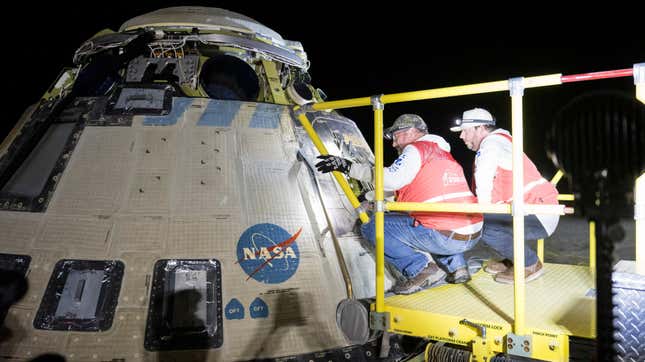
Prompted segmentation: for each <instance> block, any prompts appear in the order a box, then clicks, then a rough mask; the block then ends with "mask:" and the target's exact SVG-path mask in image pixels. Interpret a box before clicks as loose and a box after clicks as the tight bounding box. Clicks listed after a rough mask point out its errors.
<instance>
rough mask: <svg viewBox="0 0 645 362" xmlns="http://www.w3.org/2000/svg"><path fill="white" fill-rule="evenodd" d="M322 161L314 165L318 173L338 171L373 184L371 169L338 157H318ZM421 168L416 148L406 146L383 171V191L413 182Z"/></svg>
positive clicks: (368, 166) (394, 189)
mask: <svg viewBox="0 0 645 362" xmlns="http://www.w3.org/2000/svg"><path fill="white" fill-rule="evenodd" d="M318 158H321V159H323V161H320V162H319V163H317V164H316V167H317V168H318V171H320V172H323V173H326V172H331V171H340V172H343V173H345V174H347V175H348V176H349V177H351V178H354V179H357V180H360V181H365V182H374V174H373V172H372V170H373V167H371V166H370V165H366V164H358V163H351V162H350V161H348V160H345V159H343V158H340V157H338V156H328V155H325V156H318ZM420 168H421V156H420V155H419V151H418V150H417V149H416V147H414V146H411V145H408V146H406V147H405V148H404V149H403V152H402V153H401V155H399V157H398V158H397V159H396V160H394V162H393V163H392V164H391V165H390V166H389V167H385V168H384V169H383V189H384V190H385V191H396V190H398V189H400V188H402V187H403V186H405V185H407V184H409V183H410V182H412V180H414V178H415V177H416V175H417V173H418V172H419V169H420Z"/></svg>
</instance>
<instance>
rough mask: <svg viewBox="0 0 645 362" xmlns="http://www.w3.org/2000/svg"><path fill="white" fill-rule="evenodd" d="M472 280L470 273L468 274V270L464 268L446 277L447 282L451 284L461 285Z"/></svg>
mask: <svg viewBox="0 0 645 362" xmlns="http://www.w3.org/2000/svg"><path fill="white" fill-rule="evenodd" d="M470 279H471V278H470V273H469V272H468V268H466V267H463V268H459V269H457V270H455V271H454V272H452V273H448V275H446V282H448V283H451V284H461V283H465V282H467V281H469V280H470Z"/></svg>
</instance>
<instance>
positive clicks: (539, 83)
mask: <svg viewBox="0 0 645 362" xmlns="http://www.w3.org/2000/svg"><path fill="white" fill-rule="evenodd" d="M644 68H645V63H641V64H636V65H634V67H633V69H620V70H615V71H605V72H596V73H585V74H577V75H568V76H562V75H561V74H550V75H543V76H536V77H527V78H512V79H510V80H508V81H495V82H486V83H478V84H471V85H462V86H455V87H445V88H436V89H428V90H421V91H413V92H404V93H396V94H390V95H381V96H378V97H362V98H352V99H346V100H339V101H331V102H321V103H315V104H313V105H308V106H307V107H309V108H310V110H330V109H342V108H350V107H360V106H368V105H372V106H373V107H374V156H375V200H374V203H375V212H374V216H375V227H376V238H375V243H376V254H377V255H376V274H377V275H376V302H375V304H376V305H375V312H376V313H377V314H382V313H383V312H384V310H385V303H384V299H385V293H384V278H383V277H382V275H381V274H379V272H380V273H382V272H383V270H384V257H383V250H384V240H383V219H384V215H383V213H384V211H385V206H386V205H387V207H388V210H402V211H403V210H405V211H416V210H421V209H422V208H423V209H424V210H423V211H426V210H425V208H426V206H423V205H417V203H391V202H388V203H385V201H384V199H383V173H382V171H383V105H385V104H386V103H397V102H408V101H416V100H424V99H435V98H444V97H453V96H462V95H471V94H481V93H490V92H498V91H506V90H508V91H510V92H509V93H510V96H511V109H512V123H511V133H512V134H513V135H514V137H513V164H514V165H522V164H523V154H524V151H523V142H524V140H523V129H522V124H523V114H522V97H523V94H524V89H525V88H534V87H544V86H550V85H559V84H562V83H570V82H577V81H586V80H595V79H606V78H617V77H627V76H632V75H633V76H634V77H635V78H637V79H636V80H635V84H636V92H637V95H642V93H643V83H644V80H643V78H644V77H643V73H644ZM639 99H641V97H639ZM377 104H378V107H377ZM294 109H295V110H296V114H298V118H299V120H300V122H301V123H302V124H303V127H304V128H305V130H306V131H307V133H308V134H309V135H310V137H312V141H313V142H314V145H316V147H317V148H318V150H319V152H321V154H327V150H326V148H325V146H324V145H323V144H322V142H321V141H320V139H319V138H318V136H317V135H316V132H315V130H314V129H313V127H311V124H310V123H309V121H308V120H307V117H306V115H305V113H304V112H303V111H298V107H295V108H294ZM310 110H308V111H310ZM333 174H334V177H335V178H336V180H337V181H338V183H339V184H340V185H341V188H342V189H343V191H344V192H345V194H346V195H347V197H348V199H349V200H350V202H351V203H352V205H353V206H354V207H355V208H358V206H359V202H358V199H357V198H356V196H355V195H354V194H353V192H352V191H351V188H350V187H349V185H348V184H347V181H346V180H345V178H344V177H343V176H342V175H341V174H340V173H339V172H333ZM523 179H524V178H523V167H513V203H512V204H511V205H501V208H500V209H498V212H497V213H504V214H508V213H510V214H512V215H513V249H514V256H513V262H514V266H515V268H514V284H513V285H514V294H513V303H514V306H515V308H514V325H513V331H514V333H515V334H518V335H522V334H523V333H524V314H525V313H524V305H525V300H524V299H525V295H524V294H525V289H524V287H525V285H524V284H525V280H524V215H527V214H533V213H538V212H535V211H538V210H536V209H533V208H534V207H535V206H551V207H552V206H553V205H525V204H524V198H523V194H524V193H523V188H524V185H523ZM425 205H429V204H425ZM467 205H468V206H467ZM497 206H498V205H478V204H470V205H469V204H459V208H460V210H462V211H456V210H455V209H454V204H447V203H446V204H434V205H432V207H428V208H429V209H430V208H432V209H433V210H432V211H450V212H473V211H474V212H488V210H490V209H489V207H494V208H495V207H497ZM560 206H562V205H560ZM406 207H409V208H410V209H406ZM466 209H468V210H469V211H463V210H466ZM562 210H563V211H564V210H565V209H564V207H563V209H562ZM427 211H430V210H427ZM542 211H547V213H548V212H551V211H552V210H542ZM360 217H361V221H363V222H364V223H365V222H367V220H369V217H368V216H367V215H366V214H365V213H364V212H362V211H361V213H360ZM637 239H638V238H637ZM637 244H638V240H637ZM637 247H638V246H637Z"/></svg>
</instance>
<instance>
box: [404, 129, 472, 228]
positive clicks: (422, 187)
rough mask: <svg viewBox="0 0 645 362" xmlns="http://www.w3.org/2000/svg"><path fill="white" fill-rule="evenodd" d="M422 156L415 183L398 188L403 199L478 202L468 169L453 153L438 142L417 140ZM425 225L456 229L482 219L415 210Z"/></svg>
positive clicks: (407, 200) (413, 214)
mask: <svg viewBox="0 0 645 362" xmlns="http://www.w3.org/2000/svg"><path fill="white" fill-rule="evenodd" d="M411 145H412V146H414V147H415V148H416V149H417V150H418V151H419V155H420V156H421V168H420V169H419V172H418V173H417V175H416V176H415V177H414V180H412V182H411V183H409V184H408V185H406V186H404V187H402V188H401V189H399V190H397V192H396V200H397V201H400V202H454V203H476V202H477V199H476V198H475V195H473V193H472V192H471V191H470V188H469V187H468V183H467V182H466V178H465V177H464V171H463V169H462V168H461V166H460V165H459V163H457V161H455V159H454V158H452V155H451V154H450V152H446V151H445V150H443V149H441V148H440V147H439V145H437V144H436V143H435V142H429V141H417V142H414V143H412V144H411ZM410 215H411V216H412V217H414V218H415V219H416V220H417V221H418V222H420V223H421V224H422V225H423V226H425V227H428V228H432V229H437V230H454V229H458V228H460V227H464V226H468V225H471V224H475V223H478V222H480V221H482V215H481V214H463V213H450V212H411V213H410Z"/></svg>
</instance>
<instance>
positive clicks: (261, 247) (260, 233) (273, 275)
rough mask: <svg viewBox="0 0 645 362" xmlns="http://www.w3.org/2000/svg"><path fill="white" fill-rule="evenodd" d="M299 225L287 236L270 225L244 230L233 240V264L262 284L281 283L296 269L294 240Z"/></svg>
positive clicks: (296, 254)
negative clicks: (235, 240)
mask: <svg viewBox="0 0 645 362" xmlns="http://www.w3.org/2000/svg"><path fill="white" fill-rule="evenodd" d="M301 231H302V228H300V229H298V231H297V232H296V233H295V234H293V235H290V234H289V233H288V232H287V231H286V230H285V229H283V228H281V227H280V226H278V225H274V224H257V225H253V226H251V227H250V228H248V229H246V231H244V232H243V233H242V235H241V236H240V240H239V241H238V242H237V263H239V264H240V266H241V267H242V270H244V272H245V273H246V274H247V275H248V278H246V280H249V279H251V278H253V279H255V280H257V281H259V282H261V283H266V284H277V283H282V282H284V281H286V280H288V279H289V278H291V277H292V276H293V275H294V274H295V273H296V270H298V265H299V264H300V252H299V251H298V245H297V244H296V243H295V241H296V239H297V238H298V236H300V232H301Z"/></svg>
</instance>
